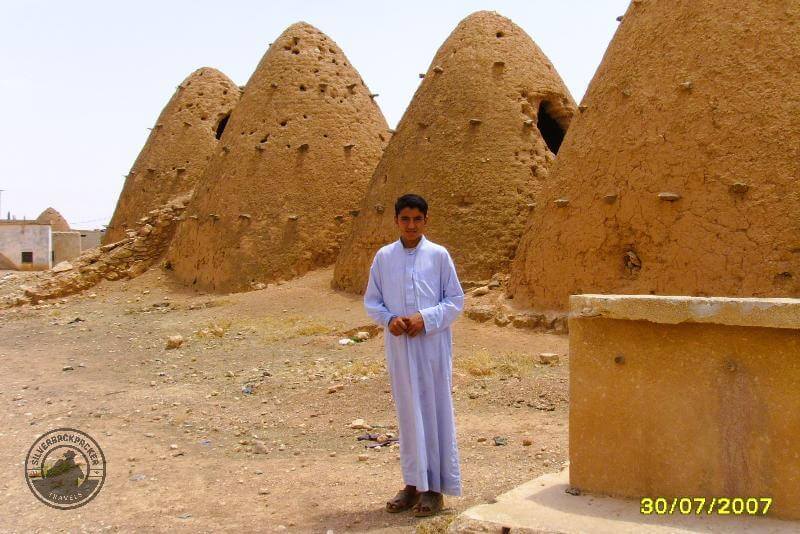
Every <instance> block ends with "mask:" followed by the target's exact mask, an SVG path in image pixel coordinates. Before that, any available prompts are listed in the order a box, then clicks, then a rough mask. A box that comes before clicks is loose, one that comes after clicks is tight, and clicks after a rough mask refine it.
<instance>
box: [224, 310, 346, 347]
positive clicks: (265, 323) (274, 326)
mask: <svg viewBox="0 0 800 534" xmlns="http://www.w3.org/2000/svg"><path fill="white" fill-rule="evenodd" d="M240 326H241V327H242V328H243V329H247V328H249V329H252V330H253V331H255V332H258V333H260V334H261V335H262V336H263V338H264V341H265V342H267V343H274V342H276V341H286V340H288V339H292V338H296V337H303V336H320V335H328V334H333V333H334V332H336V331H337V330H339V325H338V324H336V323H332V322H330V321H323V320H322V319H319V318H315V317H309V316H304V315H302V316H301V315H287V316H274V315H265V316H263V317H258V318H255V319H250V320H247V321H242V322H241V323H240ZM237 328H239V326H237Z"/></svg>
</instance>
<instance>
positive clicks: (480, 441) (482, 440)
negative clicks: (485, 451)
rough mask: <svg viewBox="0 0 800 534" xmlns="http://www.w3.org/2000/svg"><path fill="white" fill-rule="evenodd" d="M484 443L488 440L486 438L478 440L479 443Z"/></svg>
mask: <svg viewBox="0 0 800 534" xmlns="http://www.w3.org/2000/svg"><path fill="white" fill-rule="evenodd" d="M484 441H486V438H484V437H480V438H478V443H483V442H484Z"/></svg>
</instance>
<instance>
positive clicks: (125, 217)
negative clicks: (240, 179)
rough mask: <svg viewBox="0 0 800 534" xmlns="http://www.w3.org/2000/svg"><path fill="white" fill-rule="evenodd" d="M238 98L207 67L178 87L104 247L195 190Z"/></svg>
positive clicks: (119, 204)
mask: <svg viewBox="0 0 800 534" xmlns="http://www.w3.org/2000/svg"><path fill="white" fill-rule="evenodd" d="M239 93H240V91H239V88H238V87H237V86H236V84H235V83H233V82H232V81H231V80H230V79H229V78H228V77H227V76H225V75H224V74H222V73H221V72H219V71H218V70H215V69H211V68H207V67H205V68H201V69H198V70H196V71H194V72H193V73H192V74H191V75H189V77H188V78H186V79H185V80H184V81H183V82H182V83H181V84H180V85H179V86H178V87H177V89H176V91H175V94H174V95H173V96H172V98H171V99H170V101H169V102H168V103H167V106H166V107H165V108H164V110H163V111H162V112H161V115H159V117H158V120H157V121H156V125H155V127H154V128H153V129H152V132H151V133H150V136H149V137H148V138H147V142H146V143H145V145H144V148H142V151H141V152H140V153H139V157H137V158H136V161H135V162H134V164H133V168H132V169H131V171H130V173H129V174H128V176H127V177H126V179H125V185H124V186H123V188H122V193H121V194H120V196H119V200H118V201H117V209H116V210H115V211H114V216H113V217H112V218H111V222H110V223H109V226H108V229H107V231H106V233H105V235H104V237H103V242H104V243H113V242H115V241H118V240H120V239H122V238H123V237H125V229H126V228H132V227H134V226H136V224H137V221H138V220H139V219H140V218H142V217H144V216H145V215H147V213H148V212H149V211H150V210H153V209H156V208H158V207H159V206H161V205H162V204H164V203H165V202H167V200H169V199H170V198H173V197H175V196H178V195H181V194H183V193H186V192H189V191H191V190H192V189H193V188H194V186H195V184H196V183H197V180H198V178H199V177H200V175H201V174H202V173H203V170H204V169H205V167H206V165H207V164H208V160H209V159H210V158H211V155H212V154H213V153H214V149H215V148H216V145H217V138H218V136H219V135H220V133H221V131H222V130H223V129H224V128H225V123H226V121H227V117H228V115H229V114H230V112H231V110H232V109H233V107H234V106H235V105H236V103H237V102H238V101H239Z"/></svg>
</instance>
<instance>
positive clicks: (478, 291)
mask: <svg viewBox="0 0 800 534" xmlns="http://www.w3.org/2000/svg"><path fill="white" fill-rule="evenodd" d="M487 293H489V286H481V287H476V288H475V289H473V290H472V293H471V295H472V296H473V297H482V296H484V295H486V294H487Z"/></svg>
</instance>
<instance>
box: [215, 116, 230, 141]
mask: <svg viewBox="0 0 800 534" xmlns="http://www.w3.org/2000/svg"><path fill="white" fill-rule="evenodd" d="M229 118H231V114H230V113H228V114H227V115H225V116H224V117H222V120H220V121H219V124H217V133H216V138H217V139H221V138H222V132H224V131H225V127H226V126H227V125H228V119H229Z"/></svg>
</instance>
